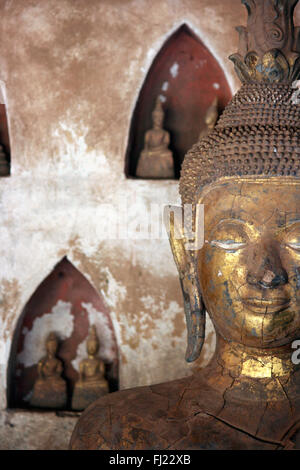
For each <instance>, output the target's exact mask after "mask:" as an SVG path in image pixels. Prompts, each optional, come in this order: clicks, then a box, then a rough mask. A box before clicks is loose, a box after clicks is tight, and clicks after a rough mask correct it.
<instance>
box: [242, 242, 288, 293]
mask: <svg viewBox="0 0 300 470" xmlns="http://www.w3.org/2000/svg"><path fill="white" fill-rule="evenodd" d="M251 258H252V260H251V265H252V266H251V268H250V269H249V271H248V274H247V282H248V284H250V285H252V286H255V287H257V288H260V289H262V288H263V289H275V288H276V287H279V286H282V285H284V284H287V282H288V275H287V272H286V270H285V269H284V267H283V266H282V263H281V259H280V253H279V249H278V246H277V245H276V244H275V243H268V242H263V243H261V244H260V245H256V246H255V247H253V254H252V257H251Z"/></svg>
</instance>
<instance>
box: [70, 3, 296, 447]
mask: <svg viewBox="0 0 300 470" xmlns="http://www.w3.org/2000/svg"><path fill="white" fill-rule="evenodd" d="M242 2H243V4H245V5H246V7H247V11H248V15H249V19H248V27H247V28H242V27H240V28H239V32H240V41H241V44H240V51H239V53H238V54H235V55H233V56H232V57H231V59H232V60H233V61H234V64H235V67H236V70H237V72H238V75H239V77H240V78H241V80H242V82H243V85H242V87H241V89H240V90H239V91H238V93H237V94H236V95H235V96H234V97H233V99H232V101H231V103H229V105H228V106H227V107H226V109H225V111H224V113H223V114H222V116H221V118H220V119H219V121H218V123H217V125H216V126H215V128H214V129H213V131H212V132H211V133H210V134H209V135H208V136H207V137H205V138H204V139H202V140H200V141H199V142H198V143H197V144H195V145H194V146H193V148H192V149H191V150H190V151H189V152H188V153H187V155H186V157H185V159H184V162H183V168H182V172H181V179H180V187H179V190H180V195H181V199H182V208H181V213H182V214H181V215H183V220H185V219H184V216H185V217H186V218H187V219H188V220H187V221H185V222H186V223H185V224H184V225H185V226H189V225H191V226H192V228H193V231H187V230H184V226H183V224H182V223H181V220H178V219H181V217H179V218H177V217H176V212H175V209H174V210H173V216H172V217H170V219H171V220H170V232H169V233H170V243H171V248H172V251H173V255H174V259H175V262H176V265H177V268H178V271H179V277H180V282H181V287H182V292H183V297H184V308H185V314H186V321H187V329H188V347H187V353H186V360H187V361H188V362H192V361H195V360H196V359H197V358H198V357H199V354H200V352H201V349H202V346H203V342H204V337H205V318H206V316H205V312H206V311H207V312H208V314H209V315H210V317H211V319H212V321H213V324H214V327H215V330H216V336H217V344H216V350H215V354H214V357H213V358H212V360H211V362H210V363H209V364H208V366H207V367H205V368H203V369H197V371H195V373H194V374H193V375H191V376H188V377H185V378H182V379H178V380H175V381H172V382H167V383H162V384H156V385H152V386H148V387H139V388H135V389H132V390H124V391H122V392H116V393H113V394H111V395H110V396H107V397H105V398H102V399H100V400H97V401H96V402H95V403H93V405H91V406H90V407H89V409H88V410H86V411H85V412H84V413H83V414H82V416H81V418H80V419H79V421H78V423H77V425H76V427H75V430H74V432H73V436H72V439H71V444H70V447H71V449H136V450H138V449H143V450H144V449H154V450H156V449H161V450H162V449H168V450H192V449H195V450H196V449H198V450H201V449H206V450H207V449H216V450H217V449H220V450H240V449H244V450H247V449H248V450H251V449H252V450H263V449H264V450H276V449H291V448H295V449H300V366H299V365H297V363H295V361H293V360H292V356H293V352H294V350H293V347H294V345H293V343H294V341H295V340H297V339H299V337H300V205H299V200H300V105H299V104H297V100H294V99H293V93H294V92H295V89H294V88H293V86H292V84H293V81H294V80H296V79H299V77H300V47H299V46H300V45H299V41H296V39H297V38H296V35H297V34H298V29H297V30H296V29H295V28H294V24H293V12H294V8H295V5H296V4H297V2H298V0H276V1H271V0H270V1H268V2H266V1H265V0H242ZM297 45H298V46H297ZM199 204H203V205H204V227H203V224H202V225H201V224H200V222H201V220H202V215H199V214H202V211H199V210H198V207H199ZM187 205H188V206H187ZM190 207H192V209H193V210H192V211H187V210H186V208H188V209H190ZM168 219H169V218H168ZM203 230H204V237H202V231H203ZM203 239H204V243H202V240H203ZM200 241H201V243H200ZM296 362H297V361H296Z"/></svg>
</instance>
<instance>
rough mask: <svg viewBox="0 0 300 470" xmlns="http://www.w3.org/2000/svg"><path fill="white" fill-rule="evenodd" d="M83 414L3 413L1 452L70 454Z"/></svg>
mask: <svg viewBox="0 0 300 470" xmlns="http://www.w3.org/2000/svg"><path fill="white" fill-rule="evenodd" d="M79 416H80V413H77V412H73V411H30V410H20V409H8V410H4V411H0V450H66V449H68V445H69V441H70V438H71V434H72V431H73V429H74V426H75V424H76V422H77V419H78V418H79Z"/></svg>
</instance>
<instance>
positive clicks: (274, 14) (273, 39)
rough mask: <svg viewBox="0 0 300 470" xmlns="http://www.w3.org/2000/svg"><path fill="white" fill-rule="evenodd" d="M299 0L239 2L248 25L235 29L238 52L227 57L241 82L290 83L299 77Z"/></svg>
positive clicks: (250, 0)
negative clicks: (294, 18) (244, 7)
mask: <svg viewBox="0 0 300 470" xmlns="http://www.w3.org/2000/svg"><path fill="white" fill-rule="evenodd" d="M298 1H299V0H242V3H243V4H244V5H245V6H246V8H247V11H248V25H247V28H246V27H244V26H238V27H237V31H238V32H239V35H240V43H239V51H238V53H237V54H233V55H231V56H230V57H229V59H230V60H232V61H233V63H234V65H235V70H236V72H237V74H238V76H239V78H240V80H241V81H242V82H251V81H256V82H257V81H258V82H268V83H274V82H292V81H294V80H297V79H298V78H299V76H300V59H299V56H300V55H299V53H300V34H299V32H300V28H299V27H296V28H295V26H294V20H293V15H294V10H295V7H296V5H297V3H298Z"/></svg>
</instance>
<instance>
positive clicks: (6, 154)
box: [0, 80, 11, 177]
mask: <svg viewBox="0 0 300 470" xmlns="http://www.w3.org/2000/svg"><path fill="white" fill-rule="evenodd" d="M5 102H6V100H5V85H4V82H2V81H1V80H0V145H1V147H2V149H1V150H2V152H0V177H1V176H9V175H10V159H11V150H10V139H9V130H8V118H7V109H6V104H5Z"/></svg>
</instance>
